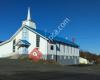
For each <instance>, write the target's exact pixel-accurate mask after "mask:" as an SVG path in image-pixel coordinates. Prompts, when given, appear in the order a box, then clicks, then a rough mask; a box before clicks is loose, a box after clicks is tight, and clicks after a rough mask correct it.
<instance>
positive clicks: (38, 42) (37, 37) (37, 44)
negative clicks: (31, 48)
mask: <svg viewBox="0 0 100 80" xmlns="http://www.w3.org/2000/svg"><path fill="white" fill-rule="evenodd" d="M39 44H40V36H39V35H36V47H39Z"/></svg>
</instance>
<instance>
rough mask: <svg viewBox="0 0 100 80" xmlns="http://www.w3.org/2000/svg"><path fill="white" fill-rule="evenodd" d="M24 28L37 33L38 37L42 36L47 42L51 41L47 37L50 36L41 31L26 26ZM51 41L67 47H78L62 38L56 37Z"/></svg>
mask: <svg viewBox="0 0 100 80" xmlns="http://www.w3.org/2000/svg"><path fill="white" fill-rule="evenodd" d="M26 28H28V29H29V30H31V31H35V32H37V33H39V34H40V35H42V36H44V37H45V38H47V39H48V40H50V41H51V39H50V38H49V36H50V35H51V34H50V33H48V32H45V31H42V30H38V29H33V28H31V27H28V26H26ZM52 41H53V42H59V43H63V44H67V45H69V46H73V47H79V46H78V45H77V44H76V43H74V42H72V41H69V40H66V39H64V38H61V37H58V36H56V37H54V38H53V40H52Z"/></svg>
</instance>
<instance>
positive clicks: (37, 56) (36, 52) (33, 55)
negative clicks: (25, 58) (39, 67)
mask: <svg viewBox="0 0 100 80" xmlns="http://www.w3.org/2000/svg"><path fill="white" fill-rule="evenodd" d="M41 57H42V53H41V52H40V51H39V50H38V48H34V49H33V50H32V52H30V54H29V58H31V59H32V60H34V61H39V60H40V59H41Z"/></svg>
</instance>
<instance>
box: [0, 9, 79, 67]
mask: <svg viewBox="0 0 100 80" xmlns="http://www.w3.org/2000/svg"><path fill="white" fill-rule="evenodd" d="M49 35H50V33H47V32H46V33H45V31H41V30H38V29H37V26H36V24H35V22H33V21H32V19H31V16H30V9H28V15H27V20H25V21H23V22H22V26H21V27H20V28H19V30H18V31H17V32H16V33H15V34H14V35H13V36H12V37H11V38H10V39H9V40H7V41H4V42H2V43H0V58H7V57H11V56H14V55H16V54H20V55H22V54H26V55H28V54H29V53H30V52H31V51H32V50H33V49H34V48H38V49H39V51H41V53H42V59H45V60H54V61H56V62H58V63H60V64H64V65H69V64H79V46H78V45H77V44H75V43H74V42H71V41H69V40H66V39H64V38H60V37H55V38H54V39H53V40H52V41H51V40H50V39H49Z"/></svg>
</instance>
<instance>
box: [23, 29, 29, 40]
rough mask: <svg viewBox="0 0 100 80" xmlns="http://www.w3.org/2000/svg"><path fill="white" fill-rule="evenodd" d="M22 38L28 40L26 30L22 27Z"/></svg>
mask: <svg viewBox="0 0 100 80" xmlns="http://www.w3.org/2000/svg"><path fill="white" fill-rule="evenodd" d="M22 39H24V40H28V30H27V29H25V28H24V29H23V32H22Z"/></svg>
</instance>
